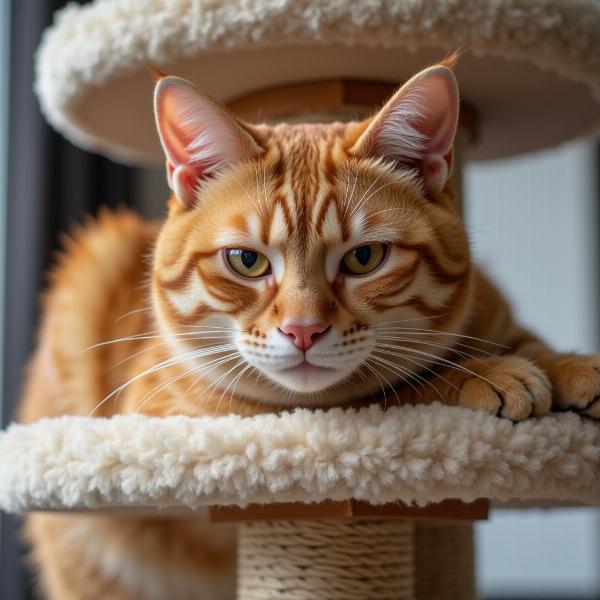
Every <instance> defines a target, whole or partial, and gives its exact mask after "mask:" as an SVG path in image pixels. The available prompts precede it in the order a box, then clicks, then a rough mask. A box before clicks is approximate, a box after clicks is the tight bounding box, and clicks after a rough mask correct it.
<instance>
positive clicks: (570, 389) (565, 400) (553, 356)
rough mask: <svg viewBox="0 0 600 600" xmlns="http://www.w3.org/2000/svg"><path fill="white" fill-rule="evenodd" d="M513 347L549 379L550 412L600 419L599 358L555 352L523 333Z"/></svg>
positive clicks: (597, 356)
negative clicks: (569, 412) (566, 412)
mask: <svg viewBox="0 0 600 600" xmlns="http://www.w3.org/2000/svg"><path fill="white" fill-rule="evenodd" d="M512 346H513V347H514V349H515V352H516V353H518V354H519V355H520V356H524V357H526V358H528V359H530V360H531V361H533V362H534V363H535V364H537V365H538V366H539V367H541V368H542V369H543V370H544V372H545V373H546V375H547V376H548V378H549V379H550V383H551V384H552V401H553V402H552V408H553V410H557V411H566V410H569V411H573V412H577V413H580V414H582V415H585V416H588V417H592V418H595V419H600V354H589V355H585V354H576V353H560V352H554V351H553V350H552V349H550V348H548V346H546V345H545V344H544V343H543V342H542V341H540V340H539V339H537V338H536V337H535V336H533V335H531V334H530V333H529V332H526V331H523V332H521V335H520V336H519V337H517V338H516V339H515V340H513V341H512Z"/></svg>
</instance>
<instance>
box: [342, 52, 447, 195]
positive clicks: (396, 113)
mask: <svg viewBox="0 0 600 600" xmlns="http://www.w3.org/2000/svg"><path fill="white" fill-rule="evenodd" d="M458 110H459V98H458V85H457V83H456V78H455V77H454V73H453V72H452V70H451V69H450V68H449V67H448V66H445V65H444V64H441V65H436V66H434V67H430V68H429V69H425V70H424V71H422V72H421V73H419V74H418V75H416V76H415V77H413V78H412V79H410V80H409V81H408V82H407V83H406V84H404V85H403V86H402V87H401V88H400V89H399V90H398V92H396V94H394V96H392V98H391V99H390V100H389V101H388V103H387V104H386V105H385V106H384V107H383V108H382V109H381V110H380V111H379V113H377V114H376V115H375V116H374V117H372V119H371V121H370V123H369V125H368V127H367V129H366V130H365V131H364V133H363V134H362V135H361V137H360V138H359V139H358V141H357V142H356V143H355V144H354V146H353V148H352V149H351V153H353V154H356V155H361V156H369V157H381V158H385V159H389V160H392V161H394V162H395V163H396V164H398V165H399V166H404V167H407V168H413V169H418V170H419V172H420V173H421V176H422V180H423V183H424V186H425V189H426V191H427V193H428V194H430V195H432V196H436V195H438V194H439V193H440V192H441V191H442V190H443V188H444V186H445V184H446V181H447V180H448V178H449V177H450V174H451V171H452V147H453V144H454V138H455V135H456V128H457V125H458Z"/></svg>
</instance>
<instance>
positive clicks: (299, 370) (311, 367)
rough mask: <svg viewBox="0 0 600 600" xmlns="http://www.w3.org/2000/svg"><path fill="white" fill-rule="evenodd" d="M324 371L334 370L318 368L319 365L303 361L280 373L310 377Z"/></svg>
mask: <svg viewBox="0 0 600 600" xmlns="http://www.w3.org/2000/svg"><path fill="white" fill-rule="evenodd" d="M325 371H335V369H331V368H330V367H320V366H319V365H315V364H313V363H311V362H309V361H308V360H306V359H305V360H303V361H302V362H301V363H300V364H299V365H296V366H294V367H288V368H287V369H283V371H282V372H283V373H293V374H299V375H300V374H306V375H310V374H311V373H323V372H325Z"/></svg>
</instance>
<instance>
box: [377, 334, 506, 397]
mask: <svg viewBox="0 0 600 600" xmlns="http://www.w3.org/2000/svg"><path fill="white" fill-rule="evenodd" d="M380 347H383V348H392V349H395V350H403V351H405V352H413V353H415V354H419V355H422V356H426V357H428V358H430V359H433V361H432V362H434V363H435V364H440V363H441V364H444V365H446V366H448V367H450V368H452V369H457V370H459V371H462V372H463V373H467V374H469V375H472V376H473V377H476V378H478V379H481V380H482V381H485V382H486V383H489V384H490V385H491V386H492V387H493V388H496V389H499V390H500V391H502V392H504V393H505V394H507V393H508V392H507V390H505V389H504V388H503V387H500V386H499V385H498V384H496V383H494V382H493V381H490V380H489V379H487V377H484V376H483V375H479V373H476V372H475V371H472V370H471V369H469V368H467V367H465V366H464V365H461V364H459V363H456V362H454V361H451V360H448V359H446V358H443V357H441V356H436V355H435V354H431V353H430V352H425V351H423V350H417V349H415V348H407V347H406V346H393V345H391V344H380Z"/></svg>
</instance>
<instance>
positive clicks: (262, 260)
mask: <svg viewBox="0 0 600 600" xmlns="http://www.w3.org/2000/svg"><path fill="white" fill-rule="evenodd" d="M225 257H226V258H227V262H228V263H229V266H230V267H231V268H232V269H233V270H234V271H235V272H236V273H237V274H238V275H241V276H242V277H250V278H256V277H262V276H263V275H268V274H269V273H270V272H271V263H270V262H269V259H268V258H267V257H266V256H265V255H264V254H261V253H260V252H256V250H249V249H248V248H228V249H227V250H225Z"/></svg>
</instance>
